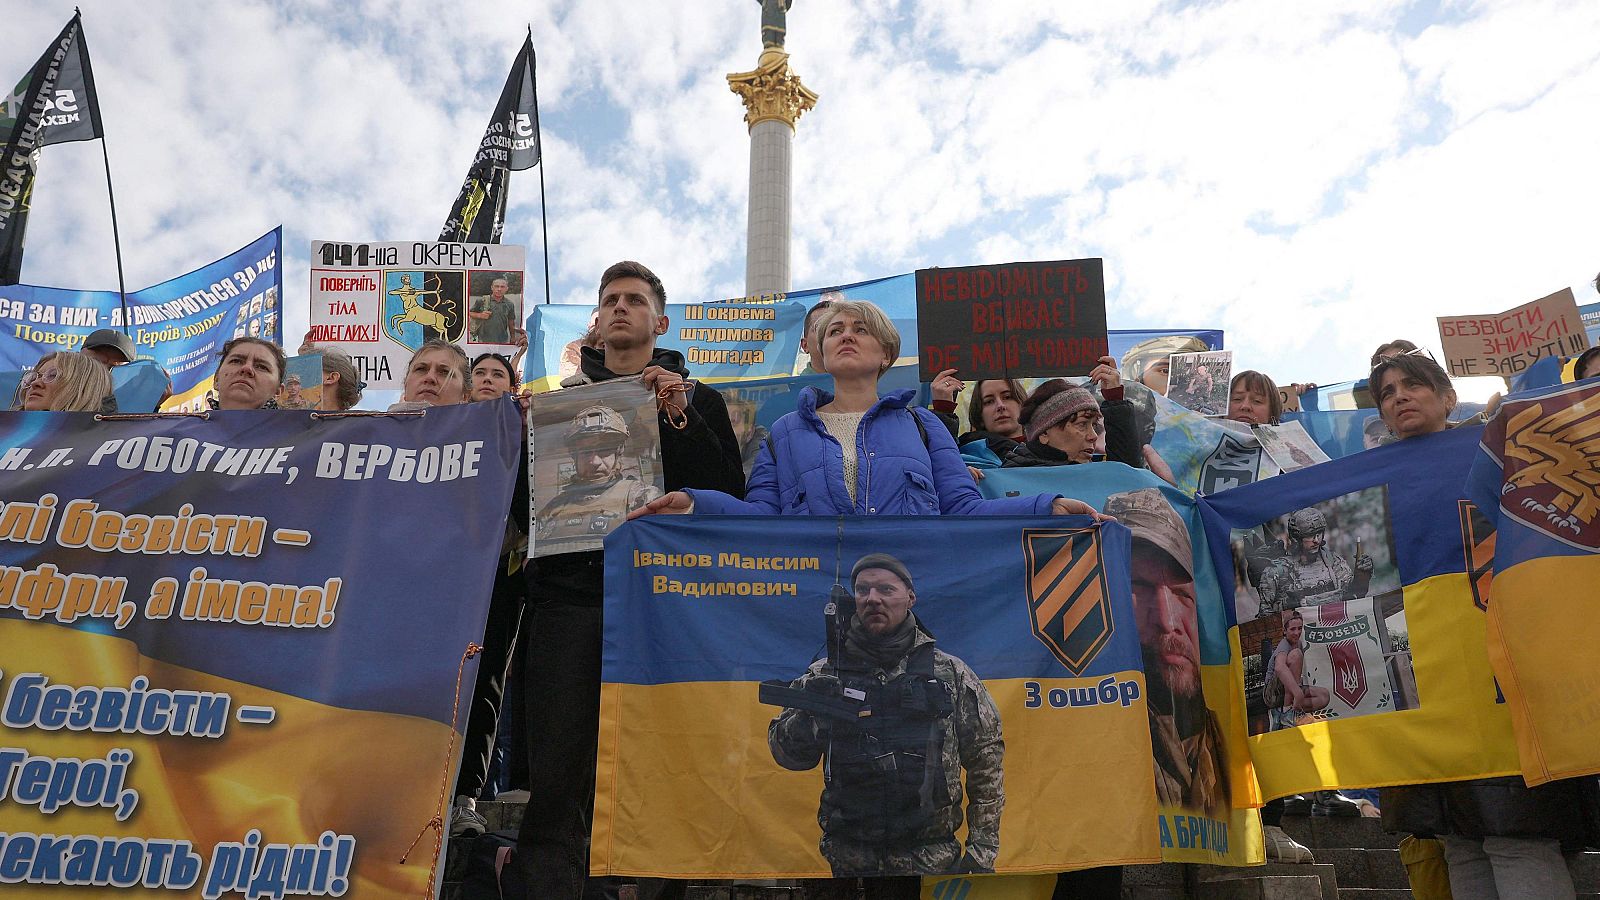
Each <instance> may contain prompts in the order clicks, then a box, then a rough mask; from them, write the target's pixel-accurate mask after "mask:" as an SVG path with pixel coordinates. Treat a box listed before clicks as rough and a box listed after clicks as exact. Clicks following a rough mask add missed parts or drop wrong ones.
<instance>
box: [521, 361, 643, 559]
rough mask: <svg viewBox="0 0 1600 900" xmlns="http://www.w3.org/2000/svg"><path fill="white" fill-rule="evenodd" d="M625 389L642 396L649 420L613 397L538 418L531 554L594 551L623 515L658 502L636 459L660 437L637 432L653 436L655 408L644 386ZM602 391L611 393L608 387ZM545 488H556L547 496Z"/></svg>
mask: <svg viewBox="0 0 1600 900" xmlns="http://www.w3.org/2000/svg"><path fill="white" fill-rule="evenodd" d="M631 387H633V388H635V389H637V391H638V393H639V394H640V395H641V397H642V398H644V400H645V404H646V405H645V407H644V408H645V409H646V410H648V415H641V414H640V413H639V412H638V410H635V409H633V408H631V407H630V406H628V405H627V404H626V403H625V402H617V400H615V399H613V400H612V402H610V403H606V402H587V403H585V404H583V405H582V406H576V407H575V405H574V404H573V403H572V402H568V403H566V404H564V405H563V406H561V407H559V408H557V409H554V410H550V409H547V410H541V411H540V412H539V413H538V414H536V416H535V422H534V467H535V475H534V496H533V503H534V506H535V509H536V512H535V514H534V534H533V551H534V555H535V556H548V555H551V554H555V553H570V552H573V551H577V550H592V549H596V548H598V547H600V546H601V544H602V542H603V541H604V539H605V536H606V535H607V534H610V533H611V531H612V530H613V529H615V528H616V527H617V526H618V525H620V524H622V522H623V521H624V520H626V519H627V517H628V513H630V512H632V511H633V510H635V509H638V508H639V507H641V506H643V505H645V504H646V503H649V502H650V501H651V500H654V499H655V498H657V497H659V496H661V487H660V485H659V484H655V483H652V481H649V480H646V478H645V477H642V476H643V472H642V465H641V459H640V457H641V455H644V454H647V453H648V449H646V448H651V447H654V446H657V442H658V440H659V438H658V437H657V436H656V435H655V434H653V433H651V434H636V433H635V431H636V430H649V431H652V432H653V430H654V426H655V425H656V417H655V410H654V409H653V407H651V406H649V395H648V393H647V392H645V391H644V390H643V388H640V387H639V386H638V385H636V384H634V385H631ZM607 390H608V392H612V393H614V392H615V391H613V390H611V388H610V386H607ZM561 393H567V392H566V391H563V392H561ZM587 399H588V400H590V401H600V400H603V399H606V398H601V397H595V396H590V397H588V398H587ZM535 402H536V403H537V402H538V401H537V400H536V401H535ZM625 413H626V415H625ZM630 418H631V419H632V420H633V423H634V424H633V425H632V426H630V424H629V419H630ZM540 420H543V422H544V424H541V421H540ZM641 438H646V440H644V441H641V440H640V439H641ZM641 443H642V444H643V445H644V446H643V447H641ZM641 451H643V453H642V452H641ZM541 463H542V464H541ZM656 471H657V472H659V467H657V468H656ZM557 473H558V474H557ZM562 476H568V477H566V478H565V480H564V483H561V484H559V486H556V485H554V484H552V483H553V482H556V481H557V480H558V479H561V477H562ZM551 487H556V489H555V490H554V491H553V494H552V493H551Z"/></svg>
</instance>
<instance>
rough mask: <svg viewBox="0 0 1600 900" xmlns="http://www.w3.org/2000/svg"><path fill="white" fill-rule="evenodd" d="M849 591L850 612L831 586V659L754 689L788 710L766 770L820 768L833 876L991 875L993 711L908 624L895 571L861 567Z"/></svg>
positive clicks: (905, 579) (968, 676)
mask: <svg viewBox="0 0 1600 900" xmlns="http://www.w3.org/2000/svg"><path fill="white" fill-rule="evenodd" d="M850 584H851V588H852V591H853V593H854V595H855V600H854V604H853V609H852V605H851V601H850V598H849V597H848V596H847V595H843V592H842V589H841V588H839V587H837V586H836V587H835V591H836V592H839V594H840V596H839V597H838V598H836V601H835V603H832V604H830V605H829V607H830V609H836V612H834V613H831V614H830V615H834V616H837V618H836V619H835V621H836V622H837V623H838V624H839V626H840V628H839V633H838V634H837V635H830V638H829V644H830V650H829V656H828V658H826V659H821V660H818V661H816V662H814V663H812V664H811V667H810V668H809V669H808V670H807V671H806V673H805V674H803V675H801V676H800V677H799V678H798V679H796V680H795V681H793V682H791V683H788V684H785V683H784V682H781V681H780V682H768V683H765V684H763V685H762V694H761V700H762V702H763V703H771V704H773V705H780V706H783V707H784V710H783V711H782V712H781V713H779V714H778V716H777V718H774V719H773V720H772V723H771V725H770V726H769V727H768V729H767V744H768V746H769V747H770V748H771V750H772V758H773V760H774V761H776V762H777V763H778V765H780V766H783V767H784V768H785V769H791V770H794V771H797V772H803V771H807V770H810V769H814V768H816V767H817V764H818V763H819V762H820V763H821V764H822V772H823V776H822V778H823V781H822V784H823V787H822V802H821V806H820V808H819V809H818V811H817V822H818V824H820V825H821V826H822V842H821V847H820V849H821V851H822V856H823V858H824V859H826V860H827V861H828V864H829V865H830V866H832V868H833V874H834V875H835V876H838V877H844V876H855V875H939V874H954V873H969V872H992V871H993V870H994V863H995V857H996V856H997V855H998V854H999V852H1000V811H1001V809H1002V807H1003V806H1004V805H1005V792H1004V788H1003V780H1002V765H1001V764H1002V762H1003V760H1004V756H1005V741H1004V740H1003V739H1002V737H1001V734H1000V712H999V710H998V709H997V708H996V707H995V704H994V698H993V697H991V696H990V695H989V690H988V688H986V687H985V686H984V684H983V681H982V680H981V679H979V678H978V676H977V674H975V673H974V672H973V671H972V669H971V668H969V667H968V666H967V664H966V663H965V662H962V661H961V660H960V659H958V658H956V657H954V656H951V655H950V654H949V653H946V652H945V651H944V650H942V649H940V648H939V647H938V646H936V642H935V640H934V638H933V635H931V634H929V633H928V631H927V630H926V629H925V628H924V627H923V626H922V624H921V622H920V621H919V620H918V619H917V617H916V616H915V615H913V614H912V612H911V607H912V605H914V604H915V603H916V600H917V595H916V590H915V588H914V587H913V585H912V581H911V573H910V571H908V570H907V569H906V566H905V564H904V563H902V562H901V561H900V560H898V559H896V558H895V557H893V556H890V555H889V554H887V553H869V554H867V555H866V556H863V557H862V558H861V559H860V560H859V561H857V562H856V564H855V566H854V568H853V569H852V570H851V573H850ZM962 770H965V771H966V799H967V803H966V810H965V815H963V810H962V803H961V801H962V778H961V774H962ZM963 819H965V821H966V825H967V841H966V847H965V848H963V847H962V844H961V840H960V839H959V838H958V837H957V836H956V830H957V829H959V828H960V827H961V824H962V821H963Z"/></svg>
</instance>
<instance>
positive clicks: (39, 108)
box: [0, 15, 104, 284]
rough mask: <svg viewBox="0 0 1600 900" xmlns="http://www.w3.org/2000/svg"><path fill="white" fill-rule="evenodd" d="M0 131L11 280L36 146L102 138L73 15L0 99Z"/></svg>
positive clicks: (3, 239) (18, 264)
mask: <svg viewBox="0 0 1600 900" xmlns="http://www.w3.org/2000/svg"><path fill="white" fill-rule="evenodd" d="M0 135H4V136H5V144H4V145H0V161H3V163H0V284H16V283H17V282H18V281H20V280H21V278H22V238H23V232H24V231H26V230H27V227H28V209H29V206H30V205H31V204H32V201H33V181H34V176H35V175H36V174H37V173H38V168H37V167H38V160H39V157H38V153H39V150H40V148H42V147H44V146H46V145H47V144H65V143H68V142H71V141H92V140H95V139H97V138H101V137H104V132H103V131H102V129H101V127H100V104H99V102H98V101H97V100H96V98H95V92H94V71H93V70H92V69H91V68H90V67H89V47H88V45H87V44H85V43H84V40H83V30H82V24H81V22H80V21H79V17H78V16H76V15H74V16H73V17H72V21H70V22H68V23H67V26H66V27H65V28H63V29H61V34H60V36H58V37H57V38H56V40H55V43H53V44H51V45H50V48H49V49H47V50H46V51H45V52H44V55H43V56H41V57H39V61H38V62H37V63H35V64H34V66H33V70H32V71H30V72H29V73H28V75H27V77H25V78H23V79H22V83H20V84H18V85H17V89H16V90H15V91H13V92H12V93H11V94H10V96H7V97H5V98H4V103H0Z"/></svg>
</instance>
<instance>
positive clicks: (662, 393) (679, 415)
mask: <svg viewBox="0 0 1600 900" xmlns="http://www.w3.org/2000/svg"><path fill="white" fill-rule="evenodd" d="M687 393H689V382H687V381H674V382H673V383H672V384H663V385H661V387H660V388H659V389H658V390H657V391H656V408H657V409H659V410H661V412H662V413H663V414H665V415H666V417H667V424H668V425H671V426H672V427H673V428H676V429H678V430H679V431H682V430H683V429H685V428H688V427H689V416H688V415H687V414H686V413H684V411H683V410H681V409H679V408H678V407H677V406H675V405H674V404H673V402H672V395H673V394H687Z"/></svg>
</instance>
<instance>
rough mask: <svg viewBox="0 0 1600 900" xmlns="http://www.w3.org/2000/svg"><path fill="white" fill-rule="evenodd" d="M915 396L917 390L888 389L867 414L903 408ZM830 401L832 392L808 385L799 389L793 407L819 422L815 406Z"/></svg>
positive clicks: (826, 403)
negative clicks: (798, 400)
mask: <svg viewBox="0 0 1600 900" xmlns="http://www.w3.org/2000/svg"><path fill="white" fill-rule="evenodd" d="M916 396H917V392H916V391H913V390H910V389H904V390H898V391H890V392H889V393H887V394H884V395H883V396H881V397H879V398H878V402H877V403H874V404H873V405H872V408H871V409H869V410H867V416H869V417H870V416H872V415H874V414H876V413H877V412H878V411H879V410H881V409H905V408H906V407H907V406H910V405H911V401H912V399H913V398H915V397H916ZM832 402H833V394H831V393H829V392H828V391H825V390H823V389H822V388H819V387H808V388H804V389H802V390H801V391H800V402H799V403H798V404H797V405H796V407H795V408H796V409H798V410H799V412H800V415H801V416H803V417H804V418H806V419H810V420H813V421H818V422H820V421H821V419H818V418H817V407H819V406H827V405H828V404H829V403H832Z"/></svg>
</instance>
